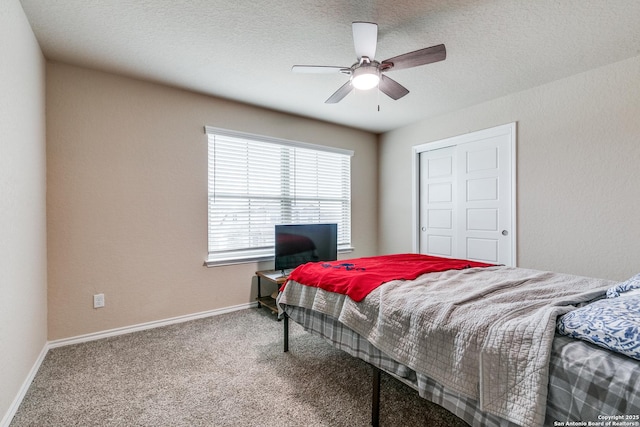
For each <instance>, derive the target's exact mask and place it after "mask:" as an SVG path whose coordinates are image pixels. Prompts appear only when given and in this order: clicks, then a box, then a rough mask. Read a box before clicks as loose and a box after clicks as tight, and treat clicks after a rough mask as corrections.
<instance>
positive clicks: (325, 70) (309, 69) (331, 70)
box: [291, 65, 351, 74]
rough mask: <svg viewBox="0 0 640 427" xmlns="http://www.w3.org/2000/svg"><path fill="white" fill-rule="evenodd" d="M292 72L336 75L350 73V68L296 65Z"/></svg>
mask: <svg viewBox="0 0 640 427" xmlns="http://www.w3.org/2000/svg"><path fill="white" fill-rule="evenodd" d="M291 71H292V72H294V73H314V74H335V73H345V74H349V73H350V71H351V70H350V68H349V67H332V66H325V65H294V66H293V67H291Z"/></svg>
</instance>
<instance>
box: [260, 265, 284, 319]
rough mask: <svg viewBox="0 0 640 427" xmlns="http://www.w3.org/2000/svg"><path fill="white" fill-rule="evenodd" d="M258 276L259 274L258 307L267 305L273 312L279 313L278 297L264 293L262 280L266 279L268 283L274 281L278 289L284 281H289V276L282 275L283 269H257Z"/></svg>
mask: <svg viewBox="0 0 640 427" xmlns="http://www.w3.org/2000/svg"><path fill="white" fill-rule="evenodd" d="M256 276H258V298H256V300H257V301H258V308H260V307H266V308H268V309H269V310H271V312H272V313H274V314H278V306H277V305H276V299H275V298H273V297H272V296H271V295H264V296H263V295H262V286H261V285H262V283H261V282H262V280H265V281H266V282H267V283H272V284H275V285H276V289H280V286H282V284H283V283H284V282H286V281H287V276H283V275H282V270H262V271H256Z"/></svg>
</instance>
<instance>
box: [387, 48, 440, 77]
mask: <svg viewBox="0 0 640 427" xmlns="http://www.w3.org/2000/svg"><path fill="white" fill-rule="evenodd" d="M446 57H447V50H446V48H445V47H444V45H443V44H439V45H436V46H431V47H425V48H424V49H420V50H416V51H414V52H409V53H405V54H403V55H398V56H394V57H393V58H389V59H385V60H384V61H382V62H381V68H382V69H383V70H384V71H391V70H402V69H403V68H411V67H417V66H420V65H425V64H430V63H432V62H438V61H443V60H444V59H445V58H446Z"/></svg>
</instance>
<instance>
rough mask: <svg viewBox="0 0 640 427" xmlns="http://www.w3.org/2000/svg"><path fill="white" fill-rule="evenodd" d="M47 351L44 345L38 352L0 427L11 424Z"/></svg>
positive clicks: (7, 426)
mask: <svg viewBox="0 0 640 427" xmlns="http://www.w3.org/2000/svg"><path fill="white" fill-rule="evenodd" d="M48 351H49V347H48V345H47V343H45V345H44V347H42V350H41V351H40V355H38V358H37V359H36V362H35V363H34V364H33V366H32V367H31V370H30V371H29V375H27V378H26V379H25V380H24V382H23V383H22V386H21V387H20V390H18V395H17V396H16V398H15V399H13V402H12V403H11V405H10V406H9V409H8V410H7V412H6V413H5V414H4V417H3V418H2V421H0V427H9V424H11V420H13V417H14V415H15V414H16V412H17V411H18V408H19V407H20V404H21V403H22V399H24V396H25V395H26V394H27V391H28V390H29V386H31V382H32V381H33V379H34V378H35V377H36V374H37V373H38V370H39V369H40V365H42V361H43V360H44V357H45V356H46V355H47V352H48Z"/></svg>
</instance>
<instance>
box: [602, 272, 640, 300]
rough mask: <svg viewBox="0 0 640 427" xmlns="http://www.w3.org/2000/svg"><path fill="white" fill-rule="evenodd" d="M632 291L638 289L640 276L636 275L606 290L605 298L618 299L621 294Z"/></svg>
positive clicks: (639, 287)
mask: <svg viewBox="0 0 640 427" xmlns="http://www.w3.org/2000/svg"><path fill="white" fill-rule="evenodd" d="M632 289H640V274H636V275H635V276H633V277H632V278H630V279H628V280H625V281H624V282H622V283H619V284H617V285H616V286H614V287H612V288H609V289H608V290H607V298H615V297H619V296H620V294H621V293H624V292H627V291H630V290H632Z"/></svg>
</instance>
